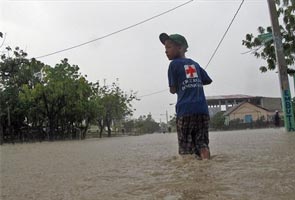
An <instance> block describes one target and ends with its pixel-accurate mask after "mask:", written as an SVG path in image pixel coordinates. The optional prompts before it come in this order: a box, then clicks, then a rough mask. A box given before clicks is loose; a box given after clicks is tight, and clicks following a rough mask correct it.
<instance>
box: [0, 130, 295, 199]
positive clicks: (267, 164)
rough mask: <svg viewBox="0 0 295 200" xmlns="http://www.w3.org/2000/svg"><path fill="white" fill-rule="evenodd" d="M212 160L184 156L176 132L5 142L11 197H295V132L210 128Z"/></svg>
mask: <svg viewBox="0 0 295 200" xmlns="http://www.w3.org/2000/svg"><path fill="white" fill-rule="evenodd" d="M210 134H211V135H210V139H211V140H210V147H211V153H212V160H209V161H199V160H196V159H195V158H194V156H185V157H180V156H178V155H177V140H176V134H152V135H144V136H137V137H136V136H135V137H121V138H106V139H91V140H86V141H77V142H56V143H42V144H39V143H35V144H17V145H14V146H13V145H4V146H3V147H1V177H0V178H1V197H2V199H4V200H6V199H7V200H19V199H22V200H27V199H33V200H35V199H36V200H37V199H38V200H40V199H42V200H46V199H52V200H58V199H61V200H64V199H69V200H70V199H71V200H80V199H83V200H84V199H85V200H97V199H128V200H129V199H134V200H135V199H136V200H138V199H164V200H178V199H185V200H187V199H188V200H190V199H191V200H193V199H208V200H209V199H210V200H215V199H216V200H217V199H218V200H220V199H226V200H228V199H239V200H248V199H251V200H252V199H268V200H277V199H286V200H290V199H295V170H294V166H295V134H287V133H284V130H282V129H263V130H249V131H232V132H212V133H210Z"/></svg>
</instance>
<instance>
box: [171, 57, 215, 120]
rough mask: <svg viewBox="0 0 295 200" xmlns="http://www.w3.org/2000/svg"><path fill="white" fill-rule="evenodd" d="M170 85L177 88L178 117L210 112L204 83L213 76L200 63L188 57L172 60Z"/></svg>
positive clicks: (207, 82)
mask: <svg viewBox="0 0 295 200" xmlns="http://www.w3.org/2000/svg"><path fill="white" fill-rule="evenodd" d="M168 81H169V87H176V89H177V104H176V114H177V116H178V117H180V116H187V115H193V114H206V115H208V114H209V111H208V105H207V101H206V98H205V94H204V89H203V85H207V84H210V83H211V82H212V80H211V78H210V77H209V76H208V74H207V73H206V71H205V70H204V69H202V68H201V67H200V65H199V64H198V63H197V62H195V61H193V60H192V59H188V58H178V59H175V60H173V61H171V63H170V65H169V69H168Z"/></svg>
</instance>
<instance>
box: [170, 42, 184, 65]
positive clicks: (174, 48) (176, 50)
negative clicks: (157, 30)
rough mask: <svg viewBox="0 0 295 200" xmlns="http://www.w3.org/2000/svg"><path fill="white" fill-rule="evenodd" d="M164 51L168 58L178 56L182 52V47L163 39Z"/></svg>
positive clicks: (171, 58) (180, 55)
mask: <svg viewBox="0 0 295 200" xmlns="http://www.w3.org/2000/svg"><path fill="white" fill-rule="evenodd" d="M165 53H166V55H167V57H168V59H169V60H173V59H176V58H180V57H182V56H183V54H184V52H183V51H182V47H181V46H179V45H177V44H175V43H174V42H172V41H171V40H166V41H165Z"/></svg>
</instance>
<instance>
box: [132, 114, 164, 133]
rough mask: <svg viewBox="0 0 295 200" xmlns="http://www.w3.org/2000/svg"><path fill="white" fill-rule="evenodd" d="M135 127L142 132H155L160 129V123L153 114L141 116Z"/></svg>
mask: <svg viewBox="0 0 295 200" xmlns="http://www.w3.org/2000/svg"><path fill="white" fill-rule="evenodd" d="M135 127H136V129H137V131H138V132H140V133H154V132H156V131H159V130H160V125H159V123H157V122H155V120H154V119H153V118H152V115H151V114H148V115H147V116H145V115H143V116H139V118H138V119H137V120H136V121H135Z"/></svg>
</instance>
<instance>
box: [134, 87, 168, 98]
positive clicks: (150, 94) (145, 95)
mask: <svg viewBox="0 0 295 200" xmlns="http://www.w3.org/2000/svg"><path fill="white" fill-rule="evenodd" d="M167 91H168V89H164V90H160V91H157V92H153V93H149V94H144V95H141V96H139V97H138V98H142V97H148V96H152V95H154V94H159V93H162V92H167Z"/></svg>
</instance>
